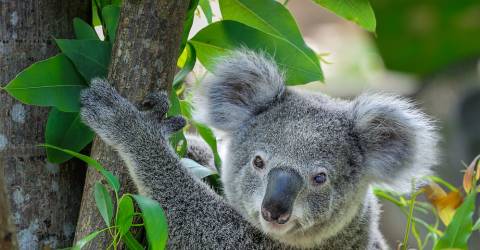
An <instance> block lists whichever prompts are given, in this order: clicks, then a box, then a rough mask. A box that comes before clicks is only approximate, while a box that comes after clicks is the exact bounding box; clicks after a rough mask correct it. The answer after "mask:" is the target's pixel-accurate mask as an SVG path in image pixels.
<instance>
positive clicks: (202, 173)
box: [180, 158, 217, 179]
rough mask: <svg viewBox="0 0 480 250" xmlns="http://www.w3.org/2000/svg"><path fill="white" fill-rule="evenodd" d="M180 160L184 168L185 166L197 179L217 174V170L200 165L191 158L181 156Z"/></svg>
mask: <svg viewBox="0 0 480 250" xmlns="http://www.w3.org/2000/svg"><path fill="white" fill-rule="evenodd" d="M180 162H181V163H182V165H183V166H184V167H185V168H187V169H188V170H189V171H190V172H191V173H192V174H193V175H195V176H196V177H198V178H199V179H203V178H205V177H207V176H210V175H214V174H217V172H215V171H213V170H211V169H210V168H208V167H205V166H202V165H200V164H199V163H198V162H196V161H194V160H192V159H188V158H182V159H181V161H180Z"/></svg>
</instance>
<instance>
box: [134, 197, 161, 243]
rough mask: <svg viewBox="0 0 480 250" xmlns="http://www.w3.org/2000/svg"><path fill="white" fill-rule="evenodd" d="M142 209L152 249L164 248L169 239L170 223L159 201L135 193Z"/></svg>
mask: <svg viewBox="0 0 480 250" xmlns="http://www.w3.org/2000/svg"><path fill="white" fill-rule="evenodd" d="M133 198H134V199H135V201H136V202H137V204H138V206H139V207H140V209H141V210H142V217H143V223H144V225H145V231H146V233H147V239H148V243H149V246H150V248H149V249H152V250H163V249H165V246H166V245H167V240H168V224H167V219H166V216H165V213H164V212H163V209H162V207H161V206H160V204H158V202H157V201H155V200H152V199H150V198H147V197H145V196H141V195H133Z"/></svg>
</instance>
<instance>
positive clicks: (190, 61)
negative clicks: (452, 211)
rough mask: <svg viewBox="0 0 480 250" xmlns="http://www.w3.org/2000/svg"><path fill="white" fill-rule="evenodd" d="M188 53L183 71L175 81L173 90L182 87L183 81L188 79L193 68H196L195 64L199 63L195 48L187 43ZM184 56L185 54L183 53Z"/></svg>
mask: <svg viewBox="0 0 480 250" xmlns="http://www.w3.org/2000/svg"><path fill="white" fill-rule="evenodd" d="M184 51H185V53H186V58H185V61H184V63H183V65H182V69H181V70H180V71H178V73H177V74H176V75H175V78H174V79H173V88H174V89H178V88H180V87H181V86H182V83H183V81H184V80H185V78H186V77H187V75H188V74H189V73H190V72H192V70H193V67H195V62H196V61H197V55H196V53H195V48H194V47H193V46H192V45H191V44H190V43H187V45H186V46H185V49H184ZM182 54H183V53H182Z"/></svg>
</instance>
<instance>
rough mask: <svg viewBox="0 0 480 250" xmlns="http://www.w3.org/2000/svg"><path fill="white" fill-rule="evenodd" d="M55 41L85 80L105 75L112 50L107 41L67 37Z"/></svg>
mask: <svg viewBox="0 0 480 250" xmlns="http://www.w3.org/2000/svg"><path fill="white" fill-rule="evenodd" d="M55 41H56V42H57V45H58V47H60V50H62V52H63V53H65V55H67V57H68V58H69V59H70V60H71V61H72V62H73V64H75V67H76V68H77V70H78V72H80V74H81V75H82V76H83V77H84V79H85V80H87V81H88V82H90V81H91V80H92V79H93V78H95V77H106V76H107V73H108V65H109V64H110V55H111V51H112V45H111V44H110V43H109V42H104V41H97V40H69V39H56V40H55Z"/></svg>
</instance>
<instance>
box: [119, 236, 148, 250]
mask: <svg viewBox="0 0 480 250" xmlns="http://www.w3.org/2000/svg"><path fill="white" fill-rule="evenodd" d="M122 239H123V242H125V245H127V247H128V249H129V250H143V249H144V248H143V246H142V244H140V242H138V241H137V239H135V237H134V236H133V235H132V233H131V232H127V233H126V234H125V235H124V236H123V238H122Z"/></svg>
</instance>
